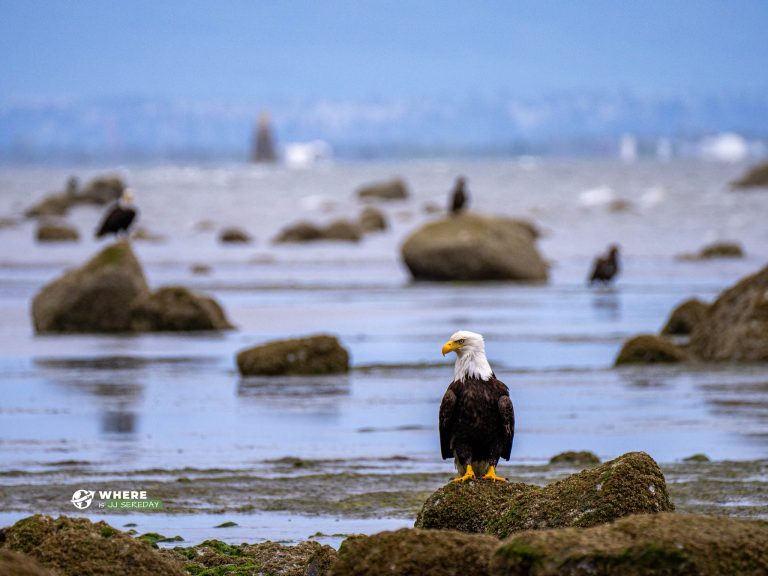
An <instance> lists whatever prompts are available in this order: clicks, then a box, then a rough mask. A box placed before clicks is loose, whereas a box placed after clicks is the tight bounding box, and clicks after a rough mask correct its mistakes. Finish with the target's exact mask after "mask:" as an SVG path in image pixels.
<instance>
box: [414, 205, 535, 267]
mask: <svg viewBox="0 0 768 576" xmlns="http://www.w3.org/2000/svg"><path fill="white" fill-rule="evenodd" d="M536 233H537V232H536V228H535V227H534V226H532V225H531V224H530V223H528V222H525V221H519V220H514V219H511V218H499V217H491V216H481V215H478V214H473V213H463V214H459V215H456V216H453V217H450V218H444V219H441V220H437V221H435V222H430V223H428V224H425V225H424V226H422V227H421V228H419V229H418V230H416V231H415V232H414V233H412V234H411V235H410V236H409V237H408V238H407V239H406V241H405V243H404V244H403V247H402V256H403V260H404V261H405V264H406V266H408V269H409V270H410V272H411V274H412V275H413V277H414V278H415V279H417V280H444V281H445V280H519V281H528V282H544V281H546V280H547V278H548V266H547V263H546V262H545V261H544V259H543V258H542V256H541V254H540V253H539V251H538V249H537V247H536V243H535V238H536V236H535V234H536Z"/></svg>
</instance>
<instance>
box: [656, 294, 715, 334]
mask: <svg viewBox="0 0 768 576" xmlns="http://www.w3.org/2000/svg"><path fill="white" fill-rule="evenodd" d="M708 312H709V304H706V303H704V302H702V301H701V300H699V299H698V298H691V299H690V300H686V301H685V302H683V303H682V304H680V305H679V306H678V307H677V308H675V309H674V310H673V311H672V314H670V316H669V320H667V323H666V324H665V325H664V328H662V329H661V333H662V335H664V336H688V335H690V333H691V332H693V329H694V328H695V327H696V326H697V325H698V324H699V323H700V322H701V321H702V320H703V319H704V318H706V317H707V313H708Z"/></svg>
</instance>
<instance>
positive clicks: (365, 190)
mask: <svg viewBox="0 0 768 576" xmlns="http://www.w3.org/2000/svg"><path fill="white" fill-rule="evenodd" d="M357 197H358V198H360V199H361V200H405V199H407V198H408V187H407V186H406V185H405V182H404V181H403V180H401V179H399V178H397V179H394V180H388V181H385V182H376V183H374V184H368V185H366V186H362V187H360V188H358V190H357Z"/></svg>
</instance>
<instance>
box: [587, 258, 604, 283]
mask: <svg viewBox="0 0 768 576" xmlns="http://www.w3.org/2000/svg"><path fill="white" fill-rule="evenodd" d="M602 265H603V259H602V258H595V262H594V263H593V264H592V274H590V275H589V281H590V282H595V281H596V280H602V277H601V276H602V274H601V272H602V270H601V269H602Z"/></svg>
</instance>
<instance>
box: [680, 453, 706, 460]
mask: <svg viewBox="0 0 768 576" xmlns="http://www.w3.org/2000/svg"><path fill="white" fill-rule="evenodd" d="M683 462H711V460H710V459H709V456H707V455H706V454H701V453H698V454H692V455H691V456H688V457H687V458H683Z"/></svg>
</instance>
